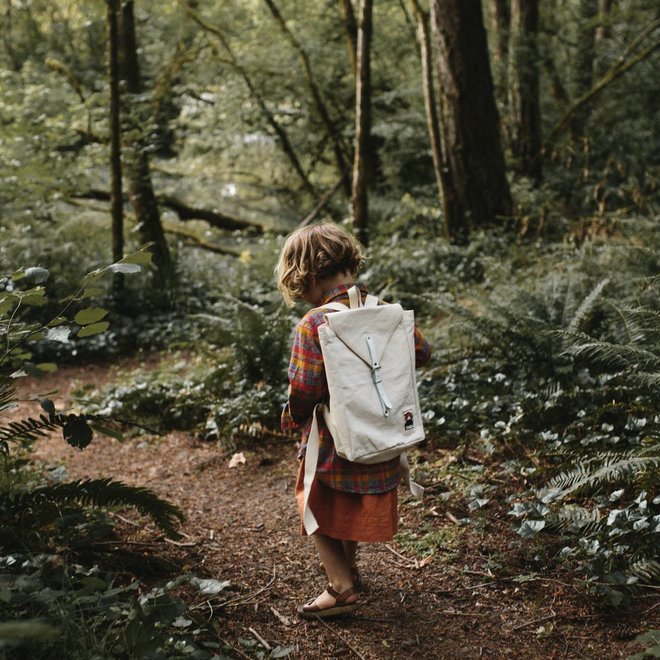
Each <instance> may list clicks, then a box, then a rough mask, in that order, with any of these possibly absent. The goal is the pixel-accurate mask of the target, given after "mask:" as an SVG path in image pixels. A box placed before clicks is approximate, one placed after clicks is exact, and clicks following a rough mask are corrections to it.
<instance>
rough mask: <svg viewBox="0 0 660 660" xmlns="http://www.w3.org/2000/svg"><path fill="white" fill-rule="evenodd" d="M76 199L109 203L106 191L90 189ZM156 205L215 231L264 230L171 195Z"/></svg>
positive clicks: (260, 226) (252, 223)
mask: <svg viewBox="0 0 660 660" xmlns="http://www.w3.org/2000/svg"><path fill="white" fill-rule="evenodd" d="M74 197H75V198H78V199H98V200H103V201H110V193H109V192H108V191H106V190H100V189H98V188H90V189H89V190H87V191H85V192H82V193H78V194H77V195H74ZM158 203H159V204H160V205H161V206H164V207H165V208H168V209H170V210H171V211H174V213H176V214H177V216H178V217H179V220H182V221H184V222H185V221H187V220H204V221H205V222H208V224H209V225H211V226H212V227H215V228H216V229H225V230H227V231H237V230H239V231H242V230H250V231H252V232H256V233H258V234H263V231H264V228H263V226H262V225H260V224H257V223H255V222H249V221H248V220H242V219H241V218H235V217H233V216H229V215H226V214H224V213H220V212H219V211H215V210H213V209H203V208H197V207H194V206H189V205H188V204H186V203H185V202H183V201H181V200H180V199H178V198H177V197H174V196H171V195H159V196H158Z"/></svg>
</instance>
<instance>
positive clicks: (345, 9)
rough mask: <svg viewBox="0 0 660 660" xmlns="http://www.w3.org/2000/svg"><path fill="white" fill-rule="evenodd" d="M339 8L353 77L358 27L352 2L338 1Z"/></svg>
mask: <svg viewBox="0 0 660 660" xmlns="http://www.w3.org/2000/svg"><path fill="white" fill-rule="evenodd" d="M339 7H340V9H341V14H342V17H343V19H344V29H345V31H346V43H347V45H348V55H349V57H350V58H351V67H352V68H353V76H355V75H356V72H357V40H358V27H357V21H356V20H355V12H354V11H353V2H352V0H339Z"/></svg>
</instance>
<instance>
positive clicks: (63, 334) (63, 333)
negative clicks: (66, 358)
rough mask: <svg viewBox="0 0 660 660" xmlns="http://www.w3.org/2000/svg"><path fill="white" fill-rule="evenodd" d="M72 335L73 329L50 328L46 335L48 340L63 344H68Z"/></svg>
mask: <svg viewBox="0 0 660 660" xmlns="http://www.w3.org/2000/svg"><path fill="white" fill-rule="evenodd" d="M70 334H71V328H61V327H60V328H50V330H48V332H47V333H46V339H50V340H52V341H59V342H61V343H62V344H66V343H67V342H68V341H69V335H70Z"/></svg>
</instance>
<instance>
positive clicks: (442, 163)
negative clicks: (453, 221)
mask: <svg viewBox="0 0 660 660" xmlns="http://www.w3.org/2000/svg"><path fill="white" fill-rule="evenodd" d="M411 4H412V8H413V12H414V14H415V17H416V19H417V39H418V42H419V51H420V59H421V61H422V89H423V94H424V111H425V114H426V128H427V131H428V134H429V142H430V144H431V156H432V158H433V171H434V173H435V180H436V183H437V186H438V197H439V199H440V204H441V206H442V209H443V214H444V216H445V217H447V215H448V214H450V213H451V209H449V208H448V204H449V201H450V195H451V185H450V182H449V181H448V180H445V177H447V176H448V170H447V167H446V158H445V156H444V148H443V144H442V133H441V131H440V119H439V117H438V108H437V105H436V98H435V90H434V89H433V87H434V85H433V52H432V50H433V49H432V45H431V19H430V15H429V12H427V11H424V10H423V9H422V7H421V6H420V4H419V1H418V0H411Z"/></svg>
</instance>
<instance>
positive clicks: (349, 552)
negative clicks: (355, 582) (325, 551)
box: [341, 541, 358, 568]
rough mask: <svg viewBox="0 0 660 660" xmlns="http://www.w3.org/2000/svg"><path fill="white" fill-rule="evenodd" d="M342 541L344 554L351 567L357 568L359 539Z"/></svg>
mask: <svg viewBox="0 0 660 660" xmlns="http://www.w3.org/2000/svg"><path fill="white" fill-rule="evenodd" d="M341 543H342V545H343V546H344V556H345V557H346V561H347V562H348V566H349V568H356V563H355V557H356V555H357V547H358V544H357V541H342V542H341Z"/></svg>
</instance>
